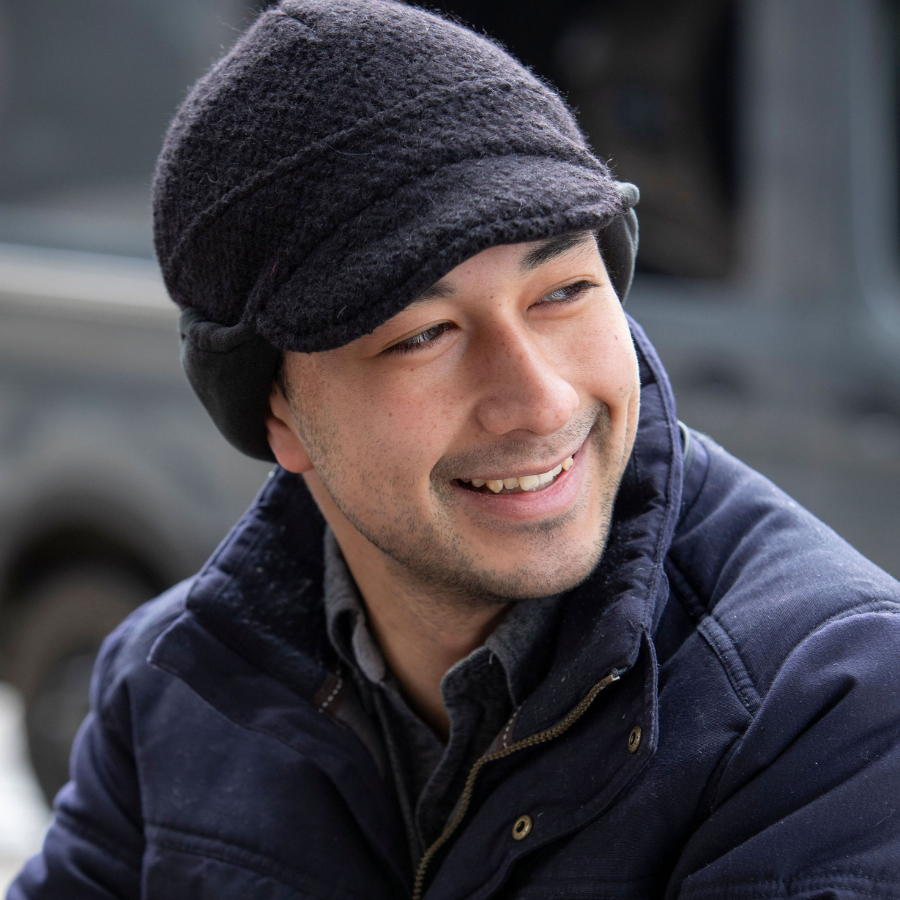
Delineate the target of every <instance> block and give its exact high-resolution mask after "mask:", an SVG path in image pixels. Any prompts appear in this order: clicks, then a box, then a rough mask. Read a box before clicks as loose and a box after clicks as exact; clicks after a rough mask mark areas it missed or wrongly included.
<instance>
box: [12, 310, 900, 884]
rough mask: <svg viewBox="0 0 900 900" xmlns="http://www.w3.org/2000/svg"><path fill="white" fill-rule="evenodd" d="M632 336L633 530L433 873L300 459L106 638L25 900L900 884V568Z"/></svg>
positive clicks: (474, 781) (627, 499) (628, 518)
mask: <svg viewBox="0 0 900 900" xmlns="http://www.w3.org/2000/svg"><path fill="white" fill-rule="evenodd" d="M634 334H635V340H636V343H637V346H638V349H639V356H640V363H641V374H642V384H643V387H642V408H641V418H640V426H639V432H638V438H637V441H636V446H635V450H634V454H633V456H632V459H631V462H630V463H629V465H628V468H627V472H626V475H625V478H624V481H623V484H622V487H621V489H620V492H619V495H618V498H617V501H616V507H615V512H614V519H613V525H612V529H611V535H610V540H609V544H608V548H607V550H606V552H605V553H604V556H603V559H602V561H601V563H600V565H599V567H598V568H597V570H596V572H595V573H594V574H593V576H592V577H591V578H590V579H589V580H588V581H587V582H586V583H585V584H584V585H582V586H581V587H579V588H577V589H576V590H574V591H573V592H572V594H571V596H570V597H569V598H568V599H567V605H566V611H565V614H564V618H563V622H562V625H561V628H560V632H559V635H558V638H557V639H556V640H557V643H556V646H555V648H554V650H553V654H552V663H551V665H550V669H549V674H548V675H547V677H546V678H545V679H544V681H543V682H542V683H541V684H540V686H539V687H538V688H537V689H536V690H535V692H534V693H533V695H532V696H531V697H530V699H529V700H528V701H527V702H526V703H525V704H524V706H523V707H522V709H521V710H520V712H519V714H518V717H517V719H516V721H515V726H514V729H513V733H512V736H511V738H510V740H509V741H508V743H507V745H506V746H505V748H504V749H502V750H500V751H498V752H497V753H495V754H494V755H493V756H492V757H491V758H489V759H487V760H486V761H483V762H482V763H481V764H479V766H478V767H477V769H478V771H476V772H475V773H474V774H473V775H471V776H470V781H469V785H468V787H467V790H466V793H465V795H464V797H463V799H462V802H461V804H460V806H459V808H458V815H457V817H456V823H455V826H454V828H453V830H452V833H450V834H447V835H445V839H444V841H443V843H442V845H441V846H440V847H439V848H437V849H436V850H434V851H433V852H431V853H430V854H429V855H428V856H427V857H426V865H425V866H424V868H423V869H422V870H421V871H420V872H419V873H418V876H417V874H416V873H414V872H412V871H410V863H409V857H408V851H407V847H406V837H405V832H404V828H403V824H402V821H401V817H400V813H399V811H398V808H397V803H396V800H395V798H394V796H393V795H392V792H391V789H390V787H389V786H387V785H385V783H384V782H383V780H382V779H381V777H380V776H379V774H378V771H377V769H376V766H375V764H374V762H373V759H372V757H371V754H370V753H369V752H368V750H367V749H366V747H365V746H364V744H363V743H362V742H361V741H360V739H359V738H358V737H357V735H356V734H355V733H354V732H352V731H351V730H349V729H348V728H346V727H345V726H344V725H342V724H341V723H340V722H339V721H337V720H336V718H335V717H334V715H333V712H334V710H335V709H336V708H337V707H338V705H339V703H340V699H341V698H340V694H341V688H340V680H339V677H338V664H337V661H336V659H335V656H334V653H333V652H332V650H331V648H330V645H329V643H328V640H327V637H326V634H325V627H324V616H323V610H322V603H321V592H322V587H321V584H322V533H323V527H324V526H323V522H322V519H321V517H320V515H319V513H318V512H317V510H316V508H315V506H314V504H313V502H312V500H311V499H310V497H309V495H308V493H307V492H306V490H305V487H304V486H303V483H302V481H301V480H300V479H299V478H297V477H295V476H292V475H289V474H287V473H284V472H279V473H278V474H277V475H275V476H274V477H273V478H272V479H270V481H269V483H268V484H267V486H266V487H265V488H264V489H263V491H262V493H261V494H260V497H259V499H258V501H257V502H256V503H255V505H254V506H253V507H252V508H251V509H250V511H249V512H248V513H247V515H246V516H245V517H244V518H243V519H242V520H241V522H240V523H239V524H238V525H237V526H236V528H235V529H234V530H233V531H232V533H231V534H230V535H229V537H228V538H227V539H226V540H225V542H224V543H223V544H222V546H221V547H220V548H219V550H218V551H217V552H216V554H215V555H214V556H213V557H212V559H211V560H210V561H209V563H208V564H207V565H206V567H205V568H204V569H203V570H202V571H201V572H200V574H199V575H198V576H197V577H196V578H194V579H192V580H190V581H188V582H186V583H184V584H181V585H179V586H177V587H175V588H173V589H172V590H171V591H169V592H168V593H167V594H165V595H163V596H162V597H160V598H159V599H157V600H156V601H153V602H151V603H149V604H147V605H145V606H144V607H142V608H141V609H140V610H138V611H137V613H136V614H134V615H133V616H132V617H131V618H130V619H129V620H127V621H126V623H125V624H124V625H123V626H122V627H120V628H119V629H118V631H117V632H116V633H114V635H113V636H112V637H111V638H110V639H109V640H108V641H107V643H106V645H105V648H104V650H103V652H102V655H101V658H100V660H99V662H98V665H97V669H96V672H95V677H94V683H93V709H94V711H93V713H92V714H91V716H90V717H89V718H88V720H87V721H86V723H85V725H84V726H83V728H82V730H81V732H80V734H79V738H78V741H77V743H76V746H75V750H74V753H73V763H72V765H73V768H72V781H71V782H70V784H69V785H68V786H67V787H66V788H64V789H63V791H62V793H61V794H60V795H59V797H58V800H57V805H56V817H55V821H54V824H53V826H52V828H51V829H50V832H49V834H48V836H47V840H46V843H45V846H44V850H43V853H42V854H41V855H39V856H37V857H35V858H34V859H32V860H31V861H30V862H29V863H28V864H27V866H26V868H25V870H24V871H23V873H22V875H20V877H19V879H18V881H17V882H16V883H15V884H14V885H13V887H12V889H11V892H10V894H9V897H10V898H11V900H25V898H32V900H51V898H52V900H99V898H113V897H115V898H123V900H124V898H135V900H136V898H138V897H141V898H145V900H232V898H234V900H237V898H241V900H247V898H253V900H288V898H290V900H301V898H302V900H312V898H315V900H326V898H328V900H351V898H358V900H398V898H404V897H409V896H411V895H412V894H413V891H414V884H415V885H416V888H415V890H416V892H417V893H418V894H421V895H423V896H424V897H426V898H428V900H462V898H467V900H481V898H488V897H492V898H497V900H501V898H502V900H512V898H516V900H524V898H582V900H586V898H627V897H667V898H674V897H676V896H677V897H682V898H698V900H707V898H708V900H723V898H741V900H749V898H770V897H773V898H774V897H779V898H780V897H800V898H810V900H811V898H851V897H853V898H860V900H863V898H865V900H872V898H888V897H900V616H898V611H900V585H898V584H897V582H895V581H894V580H893V579H891V578H890V577H889V576H887V575H886V574H885V573H883V572H882V571H881V570H879V569H878V568H877V567H875V566H874V565H872V564H871V563H869V562H867V561H866V560H865V559H863V558H862V557H861V556H859V554H857V553H856V552H855V551H854V550H852V549H851V548H850V547H849V546H847V544H845V543H844V542H843V541H842V540H841V539H840V538H838V537H837V536H836V535H835V534H834V533H833V532H832V531H830V530H829V529H828V528H827V527H825V526H824V525H823V524H821V523H820V522H819V521H817V520H816V519H815V518H813V517H812V516H811V515H809V514H808V513H807V512H805V511H804V510H803V509H802V508H801V507H799V506H798V505H797V504H796V503H795V502H793V501H792V500H791V499H790V498H788V497H787V496H785V495H784V494H783V493H782V492H780V491H779V490H778V489H777V488H776V487H774V486H773V485H772V484H771V483H770V482H768V481H767V480H766V479H764V478H762V477H761V476H760V475H758V474H757V473H755V472H753V471H751V470H750V469H748V468H747V467H745V466H744V465H742V464H741V463H739V462H738V461H736V460H735V459H733V458H732V457H731V456H729V455H728V454H727V453H726V452H725V451H723V450H722V449H721V448H720V447H718V446H716V445H715V444H714V443H713V442H712V441H711V440H709V439H708V438H705V437H703V436H699V435H696V434H695V435H694V436H693V439H692V440H691V441H689V442H688V444H687V449H686V450H685V451H683V448H682V443H681V440H680V437H679V429H678V424H677V422H676V419H675V412H674V402H673V399H672V397H671V393H670V389H669V386H668V383H667V381H666V378H665V375H664V373H663V370H662V367H661V365H660V364H659V361H658V360H657V358H656V356H655V354H654V352H653V349H652V348H651V347H650V345H649V344H648V343H647V341H646V338H645V337H644V336H643V334H642V333H641V331H640V329H638V328H635V329H634ZM526 816H527V817H528V818H527V819H525V818H522V817H526ZM517 823H518V824H517Z"/></svg>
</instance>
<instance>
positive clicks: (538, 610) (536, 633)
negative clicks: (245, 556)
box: [324, 528, 561, 707]
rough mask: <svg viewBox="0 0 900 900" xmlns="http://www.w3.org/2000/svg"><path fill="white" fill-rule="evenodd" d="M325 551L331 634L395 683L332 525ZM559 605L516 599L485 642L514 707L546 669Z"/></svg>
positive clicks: (345, 655) (364, 669) (365, 671)
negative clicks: (499, 668) (502, 677)
mask: <svg viewBox="0 0 900 900" xmlns="http://www.w3.org/2000/svg"><path fill="white" fill-rule="evenodd" d="M324 549H325V582H324V594H325V596H324V600H325V616H326V622H327V629H328V638H329V640H330V641H331V644H332V646H333V647H334V649H335V651H336V652H337V654H338V656H339V657H340V658H341V660H342V661H343V662H344V663H345V665H347V666H349V667H350V668H351V669H352V670H355V671H357V672H359V673H361V674H362V675H364V676H365V678H366V679H367V680H368V681H370V682H372V683H373V684H381V685H384V684H386V683H388V682H389V681H392V676H391V673H390V671H389V669H388V667H387V664H386V662H385V659H384V655H383V654H382V652H381V649H380V648H379V646H378V644H377V643H376V641H375V638H374V636H373V635H372V632H371V631H370V629H369V626H368V622H367V620H366V614H365V607H364V604H363V602H362V600H361V598H360V595H359V592H358V590H357V588H356V583H355V581H354V580H353V576H352V575H351V574H350V570H349V569H348V568H347V564H346V562H345V561H344V557H343V554H342V553H341V550H340V547H339V546H338V542H337V539H336V538H335V536H334V532H332V530H331V529H330V528H326V531H325V546H324ZM560 606H561V603H560V597H559V596H558V595H556V596H552V597H542V598H540V599H536V600H526V601H520V602H518V603H515V604H513V606H512V607H511V608H510V611H509V613H508V614H507V615H506V617H505V618H504V619H503V620H502V621H501V622H500V624H499V625H498V626H497V627H496V628H495V629H494V631H493V632H492V633H491V635H490V636H489V637H488V639H487V640H486V641H485V642H484V648H485V649H486V650H487V651H488V652H489V653H490V654H492V661H493V660H494V659H496V660H497V661H499V663H500V665H502V666H503V670H504V672H505V674H506V683H507V688H508V690H509V699H510V701H511V702H512V705H513V707H519V706H521V704H522V702H523V701H524V699H525V697H527V696H528V694H529V693H531V691H532V690H534V688H535V687H536V686H537V682H538V681H539V680H540V678H541V676H542V675H543V673H544V669H545V664H546V663H547V662H549V659H548V657H549V654H550V652H551V649H552V644H553V641H552V639H548V636H550V635H552V634H554V633H555V626H556V623H557V620H558V616H559V612H560ZM480 652H483V651H481V648H477V649H476V650H474V651H473V654H479V655H480ZM471 657H472V655H471V654H470V656H468V657H466V658H465V659H462V660H460V661H459V662H458V663H456V665H454V666H453V668H451V669H450V670H449V671H448V672H447V673H446V675H445V676H444V679H443V681H442V690H443V689H444V687H445V684H449V683H452V682H454V681H456V680H457V677H458V674H459V673H458V670H459V669H460V668H465V667H466V666H467V660H470V659H471Z"/></svg>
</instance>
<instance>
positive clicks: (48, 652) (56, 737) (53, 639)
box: [6, 564, 153, 803]
mask: <svg viewBox="0 0 900 900" xmlns="http://www.w3.org/2000/svg"><path fill="white" fill-rule="evenodd" d="M152 593H153V590H152V588H150V587H149V586H148V585H147V584H146V583H145V582H144V581H142V580H141V579H139V578H137V577H135V576H134V575H132V574H131V573H129V572H127V571H125V570H123V569H120V568H116V567H114V566H111V565H106V564H93V565H86V566H80V567H76V568H68V569H65V570H62V571H59V572H56V573H54V574H53V575H50V576H48V577H47V578H46V579H44V580H42V581H40V582H39V583H38V584H37V585H35V586H34V587H32V588H31V589H30V590H29V591H28V592H27V594H26V595H24V596H23V597H22V598H20V599H21V604H20V608H21V610H22V616H21V618H20V620H19V624H18V627H17V629H16V632H15V635H14V636H13V638H12V640H11V641H10V645H9V648H10V649H9V657H8V660H7V666H6V674H7V677H8V678H9V680H10V681H11V682H12V683H13V684H14V685H15V686H16V687H18V688H19V689H20V690H21V691H22V694H23V696H24V700H25V731H26V737H27V742H28V753H29V757H30V760H31V764H32V767H33V769H34V773H35V775H36V776H37V780H38V783H39V785H40V787H41V790H42V791H43V793H44V796H45V797H46V798H47V802H48V803H51V802H52V799H53V797H54V796H55V795H56V793H57V792H58V791H59V789H60V788H61V787H62V786H63V785H64V784H65V783H66V781H67V780H68V777H69V774H68V773H69V753H70V750H71V746H72V741H73V740H74V738H75V734H76V732H77V731H78V728H79V726H80V724H81V722H82V720H83V719H84V717H85V715H87V713H88V709H89V701H88V690H89V686H90V678H91V672H92V670H93V666H94V661H95V659H96V657H97V652H98V650H99V649H100V644H101V643H102V642H103V639H104V637H106V635H107V634H109V632H110V631H112V630H113V629H114V628H115V627H116V626H117V625H118V624H119V623H120V622H121V621H122V619H124V618H125V616H127V615H128V613H130V612H131V611H132V610H133V609H134V608H135V607H137V606H138V605H140V604H141V603H142V602H143V601H145V600H147V599H148V598H149V597H150V596H151V595H152Z"/></svg>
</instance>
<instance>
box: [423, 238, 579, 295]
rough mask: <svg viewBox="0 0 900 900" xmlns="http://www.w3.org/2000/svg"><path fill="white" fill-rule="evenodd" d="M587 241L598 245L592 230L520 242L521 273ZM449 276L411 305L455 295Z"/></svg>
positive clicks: (437, 282) (519, 265) (537, 266)
mask: <svg viewBox="0 0 900 900" xmlns="http://www.w3.org/2000/svg"><path fill="white" fill-rule="evenodd" d="M585 243H592V244H594V246H596V238H595V236H594V233H593V232H592V231H574V232H569V233H567V234H558V235H555V236H554V237H549V238H543V239H541V240H539V241H530V242H528V243H523V244H520V245H518V246H520V247H521V248H522V256H521V258H520V259H519V262H518V266H517V268H518V269H519V272H520V273H521V274H523V275H527V274H528V273H529V272H533V271H534V270H535V269H539V268H540V267H541V266H543V265H546V264H547V263H548V262H550V261H551V260H554V259H556V258H557V257H559V256H562V255H563V254H564V253H567V252H568V251H569V250H573V249H575V248H576V247H580V246H581V245H582V244H585ZM448 277H449V276H446V275H445V276H444V278H441V279H440V280H439V281H436V282H435V283H434V284H433V285H431V286H430V287H428V288H426V289H425V290H424V291H422V293H421V294H419V296H418V297H416V299H415V300H413V301H412V303H411V304H410V306H413V305H414V304H416V303H424V302H425V301H427V300H438V299H441V298H442V297H452V296H454V294H455V293H456V291H455V289H454V287H453V284H452V283H451V282H449V281H448V280H447V278H448Z"/></svg>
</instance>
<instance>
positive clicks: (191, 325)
mask: <svg viewBox="0 0 900 900" xmlns="http://www.w3.org/2000/svg"><path fill="white" fill-rule="evenodd" d="M178 327H179V331H180V332H181V365H182V366H183V368H184V371H185V373H186V374H187V377H188V381H190V383H191V387H192V388H193V389H194V392H195V393H196V394H197V396H198V397H199V398H200V402H201V403H202V404H203V405H204V407H206V411H207V412H208V413H209V414H210V416H211V417H212V420H213V422H215V424H216V427H217V428H218V429H219V431H221V432H222V434H223V435H224V436H225V438H226V440H227V441H228V442H229V443H230V444H232V445H233V446H234V447H236V448H237V449H238V450H240V451H241V453H245V454H247V456H252V457H254V458H255V459H264V460H266V461H269V462H274V461H275V457H274V455H273V454H272V450H271V448H270V447H269V441H268V439H267V437H266V426H265V421H266V414H267V413H268V409H269V392H270V390H271V388H272V381H273V380H274V378H275V373H276V371H277V369H278V363H279V360H280V359H281V351H280V350H277V349H276V348H275V347H273V346H272V345H271V344H270V343H269V342H268V341H267V340H265V339H264V338H262V337H260V335H259V334H257V333H256V331H255V330H254V329H253V328H251V327H250V326H248V325H220V324H218V323H217V322H209V321H207V320H205V319H204V318H203V316H202V314H201V313H200V312H199V310H196V309H193V308H191V307H188V308H187V309H185V310H184V311H183V312H182V314H181V318H180V319H179V321H178Z"/></svg>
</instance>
